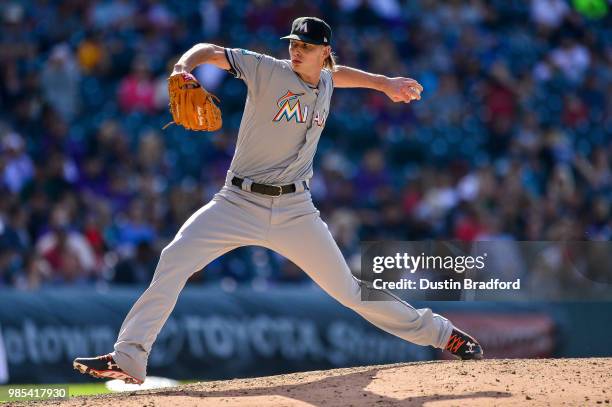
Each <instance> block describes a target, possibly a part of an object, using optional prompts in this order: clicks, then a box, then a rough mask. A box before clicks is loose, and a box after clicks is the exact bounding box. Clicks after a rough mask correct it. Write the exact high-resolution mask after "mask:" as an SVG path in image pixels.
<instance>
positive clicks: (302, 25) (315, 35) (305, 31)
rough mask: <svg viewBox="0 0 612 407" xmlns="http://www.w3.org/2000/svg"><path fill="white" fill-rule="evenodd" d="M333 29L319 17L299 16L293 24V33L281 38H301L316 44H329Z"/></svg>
mask: <svg viewBox="0 0 612 407" xmlns="http://www.w3.org/2000/svg"><path fill="white" fill-rule="evenodd" d="M331 38H332V30H331V27H330V26H329V24H327V23H326V22H325V21H323V20H321V19H320V18H317V17H299V18H296V19H295V20H293V24H291V34H289V35H287V36H285V37H281V40H300V41H304V42H308V43H310V44H316V45H329V44H330V43H331Z"/></svg>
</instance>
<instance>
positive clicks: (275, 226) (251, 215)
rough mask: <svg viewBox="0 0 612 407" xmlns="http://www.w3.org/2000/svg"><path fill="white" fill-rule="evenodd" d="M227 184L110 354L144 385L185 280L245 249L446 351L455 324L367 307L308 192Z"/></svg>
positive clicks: (165, 256)
mask: <svg viewBox="0 0 612 407" xmlns="http://www.w3.org/2000/svg"><path fill="white" fill-rule="evenodd" d="M232 177H233V174H232V173H231V172H228V176H227V179H226V185H225V186H224V187H223V188H222V189H221V190H220V191H219V192H218V193H217V194H216V195H215V196H214V197H213V199H212V200H211V201H210V202H209V203H208V204H206V205H205V206H203V207H202V208H200V209H199V210H198V211H196V212H195V213H194V214H193V215H192V216H191V217H190V218H189V219H188V220H187V221H186V222H185V223H184V224H183V226H181V228H180V229H179V231H178V233H177V234H176V236H175V237H174V239H173V240H172V242H170V243H169V244H168V245H167V246H166V247H165V248H164V249H163V250H162V252H161V256H160V259H159V262H158V264H157V267H156V269H155V274H154V275H153V279H152V281H151V284H150V285H149V287H148V288H147V290H146V291H145V292H144V293H143V294H142V295H141V296H140V298H139V299H138V300H137V301H136V303H135V304H134V305H133V307H132V309H131V310H130V312H129V313H128V314H127V316H126V318H125V320H124V322H123V324H122V326H121V329H120V331H119V337H118V339H117V342H116V343H115V346H114V349H115V350H114V352H112V355H113V358H114V359H115V362H116V363H117V365H118V366H119V367H120V368H121V369H123V370H124V371H125V372H127V373H128V374H130V375H132V376H134V377H136V378H137V379H140V380H144V379H145V377H146V367H147V360H148V356H149V352H150V351H151V347H152V346H153V342H155V339H156V337H157V335H158V334H159V332H160V330H161V329H162V327H163V326H164V324H165V323H166V320H167V319H168V316H169V315H170V313H171V312H172V310H173V309H174V306H175V304H176V301H177V299H178V296H179V294H180V292H181V290H182V289H183V287H184V286H185V283H186V281H187V279H188V278H189V277H190V276H191V275H192V274H193V273H195V272H196V271H198V270H200V269H202V268H203V267H204V266H206V265H207V264H208V263H210V262H211V261H213V260H214V259H216V258H217V257H219V256H221V255H223V254H224V253H227V252H229V251H231V250H233V249H235V248H237V247H240V246H252V245H256V246H263V247H267V248H269V249H271V250H274V251H275V252H277V253H279V254H280V255H282V256H284V257H286V258H287V259H289V260H291V261H292V262H293V263H295V264H296V265H297V266H298V267H300V268H301V269H302V270H304V272H306V274H308V276H309V277H310V278H312V280H314V282H315V283H317V284H318V285H319V286H320V287H321V288H322V289H323V290H325V291H326V292H327V293H328V294H329V295H331V296H332V297H334V298H335V299H336V300H338V301H339V302H340V303H341V304H343V305H345V306H346V307H349V308H351V309H352V310H354V311H355V312H357V313H359V314H360V315H361V316H362V317H363V318H365V319H366V320H368V321H369V322H371V323H372V324H374V325H376V326H377V327H379V328H380V329H382V330H384V331H386V332H389V333H391V334H393V335H395V336H398V337H400V338H402V339H405V340H407V341H409V342H413V343H416V344H418V345H431V346H434V347H436V348H443V347H444V346H445V345H446V343H447V342H448V339H449V337H450V335H451V332H452V329H453V325H452V324H451V322H450V321H449V320H447V319H446V318H444V317H442V316H440V315H437V314H434V313H433V312H432V311H431V310H430V309H428V308H425V309H415V308H413V307H412V306H410V305H409V304H407V303H406V302H404V301H401V300H399V299H398V300H394V301H361V290H362V289H368V288H366V287H365V286H363V285H360V284H359V282H358V280H357V279H356V278H355V277H354V276H353V275H352V273H351V271H350V270H349V268H348V266H347V264H346V261H345V260H344V257H343V256H342V253H341V252H340V249H338V246H337V244H336V242H335V241H334V239H333V237H332V235H331V233H330V232H329V230H328V228H327V225H326V224H325V223H324V222H323V221H322V220H321V218H320V217H319V211H318V210H317V209H316V208H315V206H314V204H313V203H312V199H311V195H310V191H309V190H304V187H303V184H302V183H296V186H298V190H297V192H295V193H292V194H286V195H282V196H279V197H270V196H266V195H262V194H258V193H254V192H250V190H249V188H250V183H249V182H245V183H243V186H242V188H243V189H242V190H241V189H240V188H238V187H236V186H233V185H231V182H230V180H231V178H232Z"/></svg>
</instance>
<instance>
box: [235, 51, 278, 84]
mask: <svg viewBox="0 0 612 407" xmlns="http://www.w3.org/2000/svg"><path fill="white" fill-rule="evenodd" d="M225 56H226V57H227V62H229V65H230V67H231V68H230V70H229V72H230V73H231V74H232V75H234V76H235V77H236V78H238V79H242V80H243V81H244V82H245V83H246V85H247V87H248V88H249V90H252V89H256V88H259V87H260V86H261V85H263V84H264V83H266V82H267V81H269V80H270V78H271V76H272V71H273V70H274V68H275V67H276V65H277V63H278V61H277V60H276V59H274V58H272V57H271V56H268V55H264V54H259V53H257V52H253V51H248V50H245V49H241V48H225Z"/></svg>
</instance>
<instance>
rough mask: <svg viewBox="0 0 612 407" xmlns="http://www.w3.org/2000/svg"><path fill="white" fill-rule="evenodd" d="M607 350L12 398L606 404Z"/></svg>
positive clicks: (610, 390)
mask: <svg viewBox="0 0 612 407" xmlns="http://www.w3.org/2000/svg"><path fill="white" fill-rule="evenodd" d="M611 403H612V358H589V359H534V360H522V359H501V360H500V359H498V360H484V361H476V362H475V361H465V362H464V361H434V362H420V363H403V364H395V365H383V366H368V367H356V368H348V369H335V370H325V371H316V372H305V373H294V374H287V375H280V376H269V377H259V378H253V379H235V380H225V381H215V382H205V383H196V384H190V385H183V386H179V387H173V388H166V389H157V390H148V391H141V392H132V393H122V394H111V395H103V396H95V397H75V398H72V399H70V400H61V401H54V402H46V403H42V402H37V403H29V404H25V403H24V404H19V405H37V406H39V405H44V404H47V405H54V406H79V407H80V406H90V407H94V406H109V405H111V406H139V407H140V406H170V405H171V406H215V407H216V406H273V407H281V406H432V407H433V406H493V405H495V406H518V405H529V406H562V405H566V406H584V405H589V406H590V405H602V406H605V405H611Z"/></svg>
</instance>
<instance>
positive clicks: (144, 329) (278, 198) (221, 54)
mask: <svg viewBox="0 0 612 407" xmlns="http://www.w3.org/2000/svg"><path fill="white" fill-rule="evenodd" d="M282 39H285V40H288V41H289V59H276V58H273V57H271V56H268V55H264V54H259V53H256V52H252V51H247V50H244V49H231V48H223V47H220V46H217V45H213V44H198V45H195V46H194V47H193V48H191V49H190V50H189V51H187V52H186V53H185V54H184V55H183V56H182V57H181V58H180V60H179V61H178V62H177V64H176V65H175V67H174V71H173V72H172V75H171V77H170V79H169V92H170V111H171V113H172V117H173V121H174V123H176V124H178V125H182V126H184V127H185V128H187V129H191V130H215V129H218V128H219V127H220V126H221V114H220V111H219V109H218V107H217V106H216V105H215V103H214V97H213V96H212V95H211V94H209V93H208V92H206V90H205V89H203V88H202V87H201V85H200V84H199V83H198V81H197V80H196V79H195V77H193V76H192V75H191V74H190V72H191V71H192V70H193V69H194V68H195V67H196V66H198V65H200V64H212V65H215V66H217V67H219V68H222V69H224V70H226V71H228V72H230V73H231V74H232V75H234V76H235V77H236V78H238V79H241V80H243V81H244V83H245V84H246V86H247V88H248V94H247V99H246V102H245V106H244V114H243V116H242V122H241V124H240V130H239V132H238V140H237V143H236V150H235V152H234V157H233V159H232V162H231V165H230V168H229V171H228V172H227V177H226V182H225V185H224V186H223V188H222V189H221V190H220V191H219V192H218V193H217V194H216V195H215V196H214V197H213V199H212V200H211V201H210V202H209V203H208V204H206V205H205V206H203V207H202V208H200V209H199V210H198V211H196V212H195V213H194V214H193V215H192V216H191V217H190V218H189V219H188V220H187V221H186V222H185V223H184V224H183V225H182V226H181V228H180V229H179V231H178V233H177V234H176V236H175V237H174V239H173V240H172V241H171V242H170V243H169V244H168V245H167V246H166V247H165V248H164V249H163V250H162V252H161V256H160V259H159V263H158V264H157V268H156V270H155V274H154V276H153V279H152V281H151V284H150V286H149V287H148V288H147V290H146V291H145V292H144V293H143V294H142V295H141V296H140V298H139V299H138V300H137V301H136V303H135V304H134V306H133V307H132V309H131V310H130V312H129V313H128V315H127V317H126V318H125V321H124V322H123V324H122V326H121V329H120V331H119V337H118V338H117V341H116V343H115V345H114V351H113V352H112V353H109V354H107V355H103V356H98V357H93V358H77V359H75V360H74V362H73V365H74V368H75V369H77V370H79V371H80V372H81V373H86V374H90V375H92V376H94V377H104V378H107V377H108V378H116V379H121V380H124V381H125V382H128V383H138V384H140V383H142V382H143V381H144V379H145V377H146V368H147V360H148V356H149V352H150V351H151V347H152V346H153V343H154V341H155V339H156V337H157V335H158V333H159V332H160V330H161V329H162V327H163V326H164V323H165V322H166V320H167V318H168V316H169V315H170V313H171V312H172V310H173V308H174V306H175V304H176V301H177V298H178V296H179V294H180V292H181V290H182V289H183V287H184V285H185V283H186V281H187V279H188V278H189V277H190V276H191V275H192V274H193V273H195V272H197V271H198V270H201V269H202V268H203V267H205V266H206V265H207V264H208V263H210V262H211V261H213V260H214V259H216V258H217V257H219V256H221V255H223V254H224V253H227V252H228V251H230V250H233V249H235V248H237V247H241V246H247V245H257V246H263V247H267V248H269V249H271V250H274V251H276V252H277V253H279V254H281V255H282V256H284V257H286V258H287V259H289V260H291V261H292V262H293V263H295V264H296V265H297V266H299V267H300V268H301V269H303V270H304V272H306V273H307V274H308V276H310V278H312V279H313V280H314V281H315V282H316V283H317V284H318V285H319V286H320V287H321V288H322V289H323V290H325V291H326V292H327V293H329V294H330V295H331V296H332V297H334V298H335V299H336V300H338V301H339V302H340V303H341V304H343V305H345V306H346V307H349V308H351V309H353V310H354V311H355V312H357V313H359V314H360V315H361V316H362V317H363V318H365V319H366V320H368V321H370V322H371V323H372V324H374V325H376V326H377V327H379V328H380V329H383V330H385V331H387V332H389V333H391V334H393V335H396V336H398V337H400V338H402V339H405V340H407V341H410V342H413V343H416V344H419V345H423V346H434V347H436V348H441V349H446V350H447V351H449V352H450V353H452V354H453V355H455V356H456V357H457V358H460V359H481V358H482V355H483V351H482V347H481V346H480V345H479V344H478V342H477V341H476V340H475V339H474V338H472V337H471V336H469V335H468V334H466V333H465V332H462V331H461V330H459V329H457V328H456V327H454V326H453V324H452V323H451V322H450V321H449V320H448V319H446V318H444V317H442V316H440V315H437V314H435V313H433V312H432V311H431V310H430V309H415V308H413V307H412V306H410V305H409V304H407V303H406V302H404V301H401V300H399V299H397V298H396V297H390V299H391V301H361V290H367V289H369V288H367V287H365V285H363V284H360V281H359V280H357V279H356V278H355V277H354V276H353V275H352V273H351V271H350V270H349V268H348V266H347V264H346V261H345V260H344V258H343V256H342V254H341V252H340V250H339V249H338V246H337V244H336V242H335V241H334V239H333V237H332V235H331V234H330V232H329V230H328V228H327V225H326V224H325V223H324V222H323V221H322V220H321V217H320V215H319V211H318V210H317V208H315V206H314V205H313V202H312V198H311V194H310V188H309V180H310V178H311V177H312V175H313V169H312V166H313V157H314V155H315V152H316V149H317V143H318V141H319V137H321V133H322V131H323V128H324V127H325V122H326V120H327V117H328V116H329V112H330V100H331V96H332V92H333V90H334V88H357V87H359V88H370V89H374V90H377V91H380V92H383V93H385V94H386V95H387V96H388V97H389V98H390V99H391V100H392V101H394V102H404V103H410V102H411V101H414V100H419V99H420V94H421V92H422V90H423V87H422V86H421V85H420V84H419V83H418V82H417V81H415V80H413V79H409V78H402V77H397V78H388V77H386V76H383V75H375V74H371V73H367V72H363V71H361V70H358V69H354V68H349V67H346V66H338V65H336V63H335V60H334V56H333V54H332V49H331V44H332V30H331V28H330V27H329V25H328V24H327V23H325V22H324V21H323V20H321V19H319V18H314V17H301V18H298V19H296V20H295V21H294V22H293V25H292V27H291V34H290V35H288V36H286V37H283V38H282ZM388 294H389V295H390V296H392V294H390V293H388Z"/></svg>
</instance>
